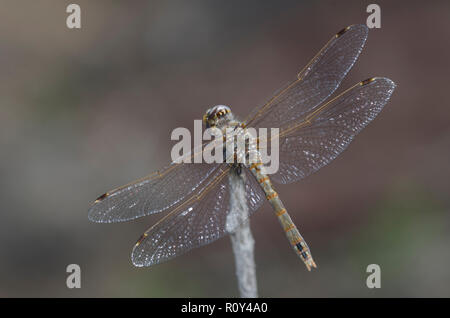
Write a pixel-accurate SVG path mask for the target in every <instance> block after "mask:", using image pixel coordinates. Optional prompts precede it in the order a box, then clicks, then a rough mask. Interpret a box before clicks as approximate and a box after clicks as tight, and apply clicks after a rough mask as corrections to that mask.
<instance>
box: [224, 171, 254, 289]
mask: <svg viewBox="0 0 450 318" xmlns="http://www.w3.org/2000/svg"><path fill="white" fill-rule="evenodd" d="M244 178H245V175H244V174H243V173H242V174H239V175H238V174H237V173H230V176H229V182H230V213H229V215H228V217H227V229H229V230H230V232H231V245H232V247H233V253H234V259H235V264H236V275H237V279H238V286H239V293H240V295H241V297H244V298H256V297H258V288H257V283H256V265H255V258H254V245H255V240H254V239H253V236H252V232H251V230H250V221H249V219H248V215H249V211H248V206H247V198H246V197H245V179H244Z"/></svg>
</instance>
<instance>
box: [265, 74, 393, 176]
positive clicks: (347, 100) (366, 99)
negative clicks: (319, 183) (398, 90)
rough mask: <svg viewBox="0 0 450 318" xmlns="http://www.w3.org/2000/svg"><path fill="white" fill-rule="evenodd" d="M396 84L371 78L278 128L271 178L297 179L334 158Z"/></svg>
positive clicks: (383, 103)
mask: <svg viewBox="0 0 450 318" xmlns="http://www.w3.org/2000/svg"><path fill="white" fill-rule="evenodd" d="M394 88H395V84H394V82H392V81H391V80H390V79H387V78H380V77H378V78H371V79H368V80H366V81H363V82H360V83H358V84H356V85H355V86H353V87H351V88H350V89H348V90H346V91H345V92H343V93H342V94H340V95H338V96H337V97H335V98H333V99H332V100H330V101H329V102H327V103H325V104H323V105H322V106H320V107H319V108H318V109H316V110H315V111H313V112H311V113H309V114H307V115H306V116H304V118H303V119H302V120H301V121H299V122H298V123H296V124H294V125H291V126H290V127H287V128H285V129H282V130H281V131H280V140H279V143H280V144H279V147H280V148H279V154H280V157H279V158H280V166H279V170H278V172H276V173H275V174H273V175H271V179H272V180H273V181H275V182H278V183H290V182H294V181H297V180H300V179H302V178H304V177H306V176H308V175H310V174H311V173H313V172H315V171H317V170H319V169H320V168H321V167H323V166H325V165H326V164H328V163H329V162H330V161H332V160H333V159H334V158H336V157H337V156H338V155H339V154H340V153H341V152H342V151H343V150H344V149H345V148H346V147H347V146H348V145H349V143H350V142H351V141H352V139H353V137H354V136H356V135H357V134H358V133H359V132H360V131H361V130H362V129H363V128H364V127H365V126H366V125H367V124H369V123H370V122H371V121H372V120H373V119H374V118H375V117H376V116H377V115H378V113H379V112H380V111H381V110H382V108H383V106H384V105H385V104H386V103H387V101H388V100H389V98H390V97H391V95H392V93H393V91H394Z"/></svg>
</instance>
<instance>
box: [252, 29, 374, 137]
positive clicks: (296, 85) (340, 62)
mask: <svg viewBox="0 0 450 318" xmlns="http://www.w3.org/2000/svg"><path fill="white" fill-rule="evenodd" d="M367 34H368V29H367V27H366V26H365V25H352V26H349V27H347V28H345V29H343V30H342V31H340V32H339V33H337V34H336V35H335V36H334V37H333V38H331V39H330V40H329V41H328V43H327V44H326V45H325V46H324V47H323V48H322V49H321V50H320V51H319V53H317V55H316V56H315V57H314V58H313V59H312V60H311V62H309V63H308V65H306V67H305V68H304V69H303V70H302V71H301V72H300V73H298V75H297V78H296V79H295V80H294V81H293V82H291V83H290V84H289V85H287V86H286V87H285V88H284V89H282V90H281V91H280V92H279V93H277V94H275V96H273V97H272V99H270V100H269V101H268V102H267V103H266V104H265V105H264V106H262V107H261V108H259V109H256V110H255V111H254V112H253V113H250V115H249V117H248V118H247V120H245V121H244V122H245V126H246V127H247V126H249V127H255V128H259V127H266V128H269V127H279V128H281V127H283V126H284V125H286V124H288V123H290V122H292V121H296V120H298V118H301V117H302V116H304V114H306V113H309V112H311V111H312V110H313V109H314V108H316V107H317V106H318V105H320V104H321V103H322V102H323V101H324V100H325V99H327V98H328V97H329V96H330V95H331V94H332V93H333V92H334V91H335V90H336V88H337V87H338V86H339V84H340V83H341V81H342V80H343V78H344V77H345V75H346V74H347V73H348V71H349V70H350V69H351V67H352V66H353V64H354V63H355V61H356V60H357V58H358V56H359V54H360V53H361V50H362V48H363V46H364V43H365V41H366V39H367Z"/></svg>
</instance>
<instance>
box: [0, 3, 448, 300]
mask: <svg viewBox="0 0 450 318" xmlns="http://www.w3.org/2000/svg"><path fill="white" fill-rule="evenodd" d="M71 2H75V3H77V4H79V5H80V6H81V21H82V22H81V23H82V28H81V29H80V30H76V29H74V30H70V29H68V28H67V27H66V18H67V16H68V14H67V13H66V7H67V5H68V4H69V3H71ZM371 2H372V1H345V2H344V1H181V0H180V1H120V2H119V1H87V0H83V1H81V0H77V1H70V2H69V1H42V0H41V1H17V0H9V1H2V2H1V7H2V9H1V11H0V39H1V40H0V146H1V150H0V171H1V177H0V200H1V219H0V296H4V297H10V296H19V297H22V296H56V297H80V296H85V297H106V296H110V297H116V296H124V297H132V296H135V297H155V296H157V297H170V296H173V297H187V296H190V297H196V296H213V297H219V296H238V290H237V284H236V279H235V274H234V271H235V268H234V259H233V255H232V252H231V246H230V241H229V239H228V238H224V239H221V240H219V241H217V242H215V243H213V244H211V245H208V246H206V247H203V248H199V249H196V250H193V251H192V252H190V253H188V254H186V255H184V256H181V257H178V258H176V259H174V260H172V261H170V262H167V263H164V264H161V265H158V266H154V267H152V268H143V269H142V268H140V269H137V268H135V267H133V266H132V264H131V260H130V253H131V249H132V247H133V245H134V243H135V241H136V239H137V238H138V237H139V236H140V234H141V233H142V232H143V231H144V230H145V229H146V228H147V227H149V226H150V225H151V224H153V223H154V222H155V221H156V220H158V219H159V218H160V216H151V217H146V218H142V219H138V220H136V221H132V222H127V223H119V224H106V225H105V224H94V223H90V222H89V221H88V218H87V210H88V208H89V206H90V204H91V202H92V201H93V200H94V199H95V198H96V197H97V196H98V195H100V194H102V193H104V192H105V191H106V190H109V189H111V188H114V187H116V186H119V185H121V184H124V183H127V182H128V181H130V180H133V179H136V178H138V177H141V176H143V175H146V174H148V173H149V172H151V171H153V170H155V169H158V168H160V167H161V166H163V165H165V164H166V163H168V162H169V161H170V149H171V146H172V145H173V142H171V141H170V133H171V131H172V129H173V128H175V127H187V128H191V129H192V128H193V120H194V119H201V116H202V115H203V113H204V111H205V110H206V109H207V108H208V107H210V106H212V105H216V104H226V105H230V106H231V107H232V109H233V110H234V112H235V113H236V114H238V115H240V116H241V117H244V116H245V115H246V114H247V113H248V112H249V111H250V110H251V109H253V108H254V107H256V106H259V105H261V104H262V103H263V102H264V101H265V100H267V98H268V97H270V96H271V94H272V92H274V91H275V90H276V89H278V88H279V87H280V86H282V85H284V84H285V83H286V82H287V81H289V80H290V79H292V78H293V76H295V74H296V73H297V72H298V71H299V70H300V69H301V68H302V67H303V66H304V65H306V63H307V62H308V61H309V60H310V59H311V58H312V57H313V56H314V54H316V53H317V51H318V50H319V49H320V48H321V47H322V46H323V45H324V44H325V43H326V42H327V41H328V40H329V38H331V37H332V36H333V35H334V34H335V33H336V32H337V31H339V30H341V29H342V28H343V27H345V26H347V25H350V24H356V23H365V21H366V18H367V16H368V15H369V14H368V13H367V12H366V7H367V5H368V4H370V3H371ZM377 4H379V5H380V7H381V26H382V27H381V29H373V30H371V31H370V33H369V38H368V42H367V44H366V46H365V49H364V51H363V53H362V54H361V56H360V58H359V60H358V62H357V63H356V64H355V66H354V67H353V69H352V70H351V72H350V73H349V75H348V76H347V78H346V80H345V81H344V82H343V84H342V85H341V88H340V89H339V91H341V90H343V89H344V88H347V87H349V86H350V85H352V84H354V83H357V82H359V81H360V80H363V79H366V78H368V77H371V76H386V77H389V78H391V79H393V80H394V81H395V82H396V83H397V85H398V86H397V89H396V91H395V93H394V95H393V96H392V98H391V100H390V102H389V103H388V104H387V106H386V107H385V109H384V110H383V111H382V113H381V114H380V116H379V117H377V119H376V120H375V121H374V122H373V123H372V124H371V125H369V126H368V127H367V128H366V129H365V130H364V131H363V132H362V133H361V134H360V135H359V136H358V137H357V138H356V139H355V141H354V142H353V143H352V145H351V146H350V147H349V148H348V150H346V151H345V152H344V153H343V154H342V155H341V156H339V157H338V159H336V160H335V161H334V162H332V163H331V164H330V165H328V166H327V167H325V168H323V169H321V170H320V171H319V172H318V173H316V174H314V175H312V176H310V177H309V178H307V179H305V180H304V181H302V182H299V183H295V184H290V185H285V186H281V185H280V186H278V187H277V189H278V190H279V193H280V195H281V197H282V199H283V200H284V202H285V205H286V206H287V208H288V210H289V211H290V214H291V215H292V217H293V219H294V221H295V222H296V224H297V225H298V226H299V228H300V229H301V232H302V234H303V235H304V237H305V238H306V240H307V242H308V243H309V245H310V247H311V248H312V253H313V255H314V257H315V260H316V262H317V263H318V269H317V270H315V271H313V272H311V273H308V272H307V271H306V270H305V267H304V265H303V264H302V262H301V261H300V260H299V259H298V258H297V257H296V256H295V255H294V253H293V252H292V250H291V248H290V247H289V245H288V243H287V241H286V238H285V236H284V234H283V231H282V230H281V228H280V226H279V224H278V221H277V220H276V218H275V217H274V215H273V213H272V212H271V209H270V207H269V205H268V204H267V203H265V204H264V206H263V208H261V210H260V211H259V212H258V213H256V214H255V215H254V216H253V218H252V222H251V225H252V229H253V233H254V236H255V240H256V262H257V274H258V285H259V294H260V295H261V296H265V297H304V296H319V297H325V296H331V297H345V296H356V297H381V296H387V297H399V296H406V297H408V296H425V297H426V296H438V297H439V296H447V297H449V296H450V270H449V268H450V248H449V243H450V198H449V189H450V168H449V162H450V160H449V159H450V147H449V145H450V126H449V120H450V105H449V102H448V100H449V99H448V94H449V71H450V68H449V62H448V59H449V56H450V42H449V39H450V3H449V2H448V1H433V2H424V1H420V2H419V1H417V2H412V1H377ZM72 263H75V264H79V265H80V266H81V272H82V281H81V284H82V287H81V289H73V290H70V289H68V288H67V287H66V277H67V275H68V274H67V273H66V266H67V265H68V264H72ZM369 264H379V265H380V267H381V289H368V288H367V287H366V278H367V276H368V275H369V274H368V273H366V267H367V266H368V265H369Z"/></svg>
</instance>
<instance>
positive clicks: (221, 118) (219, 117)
mask: <svg viewBox="0 0 450 318" xmlns="http://www.w3.org/2000/svg"><path fill="white" fill-rule="evenodd" d="M232 118H233V114H232V113H231V109H230V107H228V106H225V105H216V106H214V107H211V108H210V109H208V110H207V111H206V114H205V115H204V116H203V122H204V123H205V125H206V128H210V127H220V126H222V125H224V124H226V123H228V122H229V121H230V120H231V119H232Z"/></svg>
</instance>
